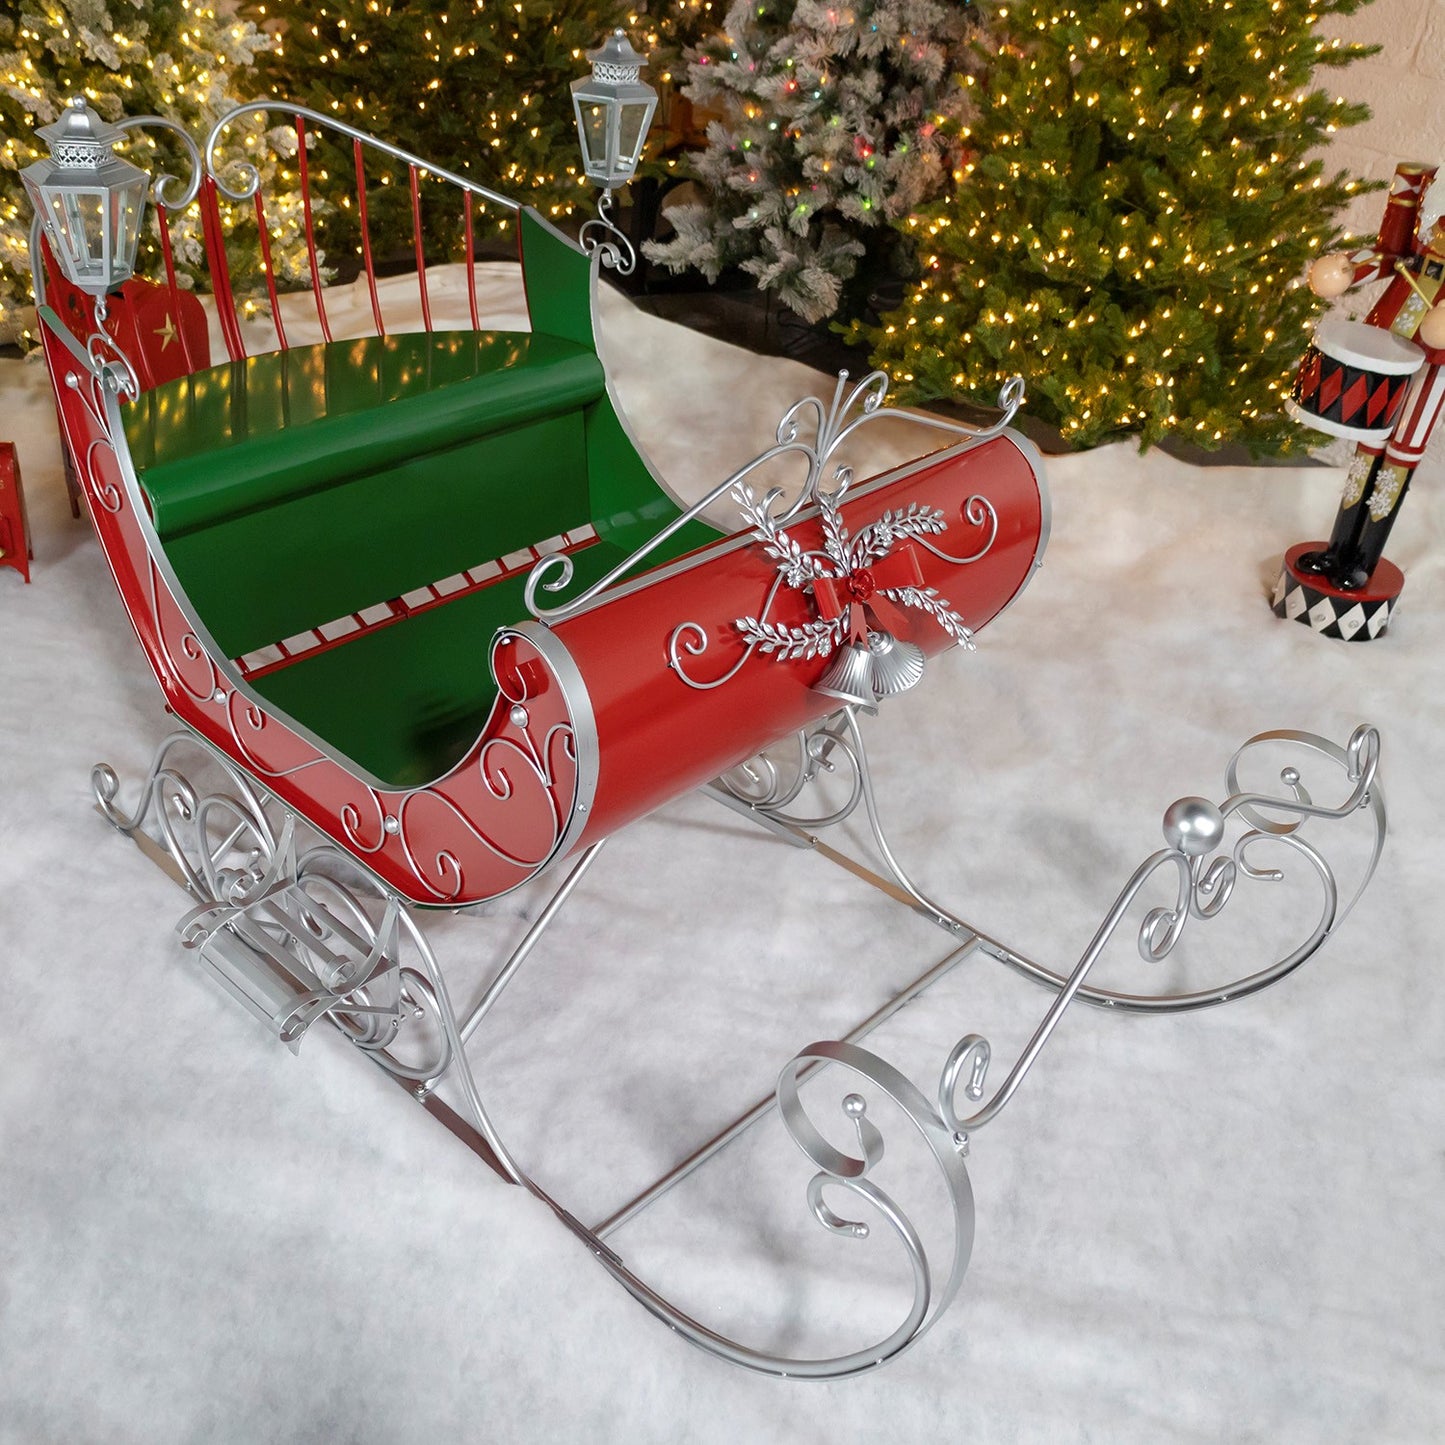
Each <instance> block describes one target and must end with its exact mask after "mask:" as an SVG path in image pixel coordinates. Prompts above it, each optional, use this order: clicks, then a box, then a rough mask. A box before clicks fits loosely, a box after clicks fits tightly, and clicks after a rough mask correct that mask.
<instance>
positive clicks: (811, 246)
mask: <svg viewBox="0 0 1445 1445" xmlns="http://www.w3.org/2000/svg"><path fill="white" fill-rule="evenodd" d="M972 29H973V22H972V10H971V7H968V6H965V5H960V4H945V3H942V0H735V3H733V4H732V5H731V7H730V8H729V10H728V12H727V15H726V17H725V19H724V21H723V29H722V33H720V34H717V35H714V36H711V37H709V38H708V39H707V40H705V41H704V42H703V43H702V44H701V45H700V46H698V47H697V48H696V49H695V50H693V51H692V52H690V62H691V63H690V65H689V70H688V76H689V79H688V84H687V85H686V86H685V87H684V93H685V94H687V95H688V96H690V97H692V98H693V99H694V100H696V101H698V102H699V103H701V104H717V103H721V104H722V105H723V106H724V107H725V108H726V110H727V112H728V117H729V118H728V122H727V123H726V124H720V123H714V124H713V125H711V126H710V127H709V130H708V147H707V149H706V150H705V151H704V152H702V153H701V154H700V155H699V156H698V157H697V158H696V159H695V161H694V170H695V173H696V175H697V177H698V179H699V180H700V181H701V182H702V183H703V185H704V186H705V187H706V189H707V197H708V198H707V200H706V202H705V203H704V204H699V205H692V206H680V207H678V208H676V209H674V210H673V211H671V212H670V213H669V219H670V220H671V221H672V224H673V226H674V228H675V230H676V236H675V237H674V238H673V239H672V240H669V241H665V242H662V243H658V244H650V245H649V246H648V247H647V248H646V251H647V255H648V256H649V257H650V258H651V259H652V260H654V261H657V262H660V263H661V264H663V265H666V266H668V267H670V268H672V269H673V270H674V271H681V270H685V269H687V268H689V267H692V268H695V269H697V270H700V271H701V272H702V273H703V274H704V275H705V276H706V277H707V278H708V279H709V280H710V281H715V280H716V279H717V278H718V276H719V275H720V274H721V273H722V271H723V270H724V269H725V268H727V267H729V266H739V267H741V269H742V270H744V271H746V272H747V273H748V274H750V275H752V276H753V277H755V278H756V280H757V284H758V285H759V287H761V288H763V289H764V290H769V291H773V292H775V293H776V294H777V295H778V296H779V297H780V298H781V299H782V300H783V301H784V302H785V303H786V304H787V305H788V306H789V307H791V308H792V310H793V311H795V312H797V314H798V315H799V316H801V317H803V318H804V319H805V320H808V321H816V320H819V319H821V318H823V317H825V316H831V315H834V314H835V313H836V312H837V311H838V309H839V307H840V305H844V304H847V305H848V306H849V307H850V308H852V307H853V306H854V304H855V300H854V298H845V285H846V283H848V282H849V281H850V280H852V278H853V277H854V276H855V275H858V274H860V269H861V273H862V275H863V277H864V279H865V280H867V281H871V280H872V279H874V277H875V276H876V274H877V272H878V271H879V270H880V269H884V270H892V271H894V272H896V271H897V270H898V269H899V268H901V267H906V266H907V264H908V259H907V253H908V251H909V250H910V249H911V245H910V243H909V242H908V241H907V240H905V241H904V244H903V245H902V246H900V245H899V239H900V238H899V236H898V234H897V233H896V232H894V231H893V230H892V229H891V228H890V227H889V226H888V224H887V223H888V222H889V221H890V220H896V219H898V218H900V217H902V216H906V215H908V214H909V213H911V212H912V211H913V210H915V209H916V208H917V207H918V206H920V205H921V204H923V203H924V202H925V201H927V200H928V199H929V198H931V197H932V196H934V195H936V194H937V193H938V192H939V191H940V190H942V189H943V187H944V186H945V184H946V183H947V182H948V181H949V179H950V174H949V173H950V170H951V168H952V163H953V158H954V155H955V147H956V144H957V123H958V118H959V115H960V113H961V110H962V108H963V105H964V101H965V97H964V92H963V89H962V87H961V86H960V85H958V84H957V83H956V80H955V72H956V71H957V70H959V69H960V68H961V67H962V66H963V65H964V64H965V61H966V59H967V57H968V50H967V38H968V36H969V35H970V34H971V32H972Z"/></svg>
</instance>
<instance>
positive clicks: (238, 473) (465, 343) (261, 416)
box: [126, 332, 605, 538]
mask: <svg viewBox="0 0 1445 1445" xmlns="http://www.w3.org/2000/svg"><path fill="white" fill-rule="evenodd" d="M604 384H605V383H604V378H603V375H602V365H601V363H600V362H599V361H598V359H597V357H596V355H595V354H594V353H592V352H591V351H588V350H584V349H583V348H582V347H579V346H577V345H575V344H574V343H572V342H568V341H561V340H558V339H557V338H555V337H551V336H528V335H526V334H524V333H514V332H480V333H473V332H442V333H437V334H435V335H432V336H427V335H420V336H387V337H365V338H362V339H361V340H358V341H341V342H333V343H323V344H321V345H317V346H303V347H297V348H295V349H294V350H291V351H282V352H273V353H271V354H269V355H266V356H255V357H252V358H250V359H249V360H247V361H239V362H232V363H229V364H227V365H223V366H217V367H212V368H211V369H210V370H209V371H203V372H199V373H196V374H195V375H192V376H184V377H181V378H179V379H178V380H176V381H172V382H168V383H166V384H165V385H164V386H160V387H157V388H156V389H155V390H154V391H149V392H146V393H145V394H144V396H142V397H141V398H140V400H139V402H138V403H137V404H136V405H135V406H133V407H130V408H128V409H127V413H126V441H127V443H128V445H129V446H130V449H131V455H132V457H133V458H134V459H135V463H136V467H137V470H138V471H139V472H140V475H141V478H142V483H143V485H144V487H145V490H146V495H147V497H148V499H149V500H150V503H151V509H152V515H153V517H154V519H155V524H156V530H157V531H158V532H159V533H160V535H161V536H162V537H164V538H170V537H175V536H179V535H181V534H182V533H184V532H186V531H189V530H191V529H193V528H196V527H205V526H209V525H212V524H213V523H216V522H218V521H225V520H229V519H230V518H232V517H234V516H236V515H237V514H238V513H240V512H244V511H254V510H258V509H260V508H265V507H270V506H272V505H273V504H275V503H276V502H280V501H285V500H287V499H289V498H293V497H297V496H301V495H304V494H305V493H307V492H313V491H319V490H321V489H323V488H325V487H330V486H335V485H336V484H337V483H338V482H342V481H346V480H348V479H350V478H352V477H355V476H359V475H363V474H365V473H367V472H370V471H373V470H374V469H376V468H377V467H384V466H386V465H388V464H390V463H393V462H397V461H400V460H401V459H403V458H405V457H411V456H415V455H416V454H417V453H418V452H424V451H437V450H441V449H443V448H446V447H450V446H454V445H456V444H457V443H458V442H462V441H467V440H471V439H475V438H477V437H481V436H486V435H488V434H489V433H491V432H493V431H496V430H499V429H503V428H511V427H515V426H517V425H519V424H521V423H523V422H527V421H532V420H536V419H538V418H541V417H548V416H556V415H558V414H560V413H564V412H576V411H578V410H580V408H582V407H583V406H585V405H586V404H587V403H588V402H591V401H595V400H596V399H597V398H598V397H599V396H601V395H602V394H603V388H604Z"/></svg>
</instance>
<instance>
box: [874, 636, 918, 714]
mask: <svg viewBox="0 0 1445 1445" xmlns="http://www.w3.org/2000/svg"><path fill="white" fill-rule="evenodd" d="M868 651H869V652H870V653H871V654H872V658H873V694H874V696H875V697H878V698H880V699H881V698H885V697H893V696H895V695H896V694H897V693H900V692H907V691H908V689H909V688H910V687H913V686H915V685H916V684H917V683H918V681H919V679H920V678H921V677H922V676H923V649H922V648H921V647H915V646H914V644H913V643H911V642H904V641H902V640H901V639H900V638H897V637H894V635H893V634H892V633H891V632H870V633H869V634H868Z"/></svg>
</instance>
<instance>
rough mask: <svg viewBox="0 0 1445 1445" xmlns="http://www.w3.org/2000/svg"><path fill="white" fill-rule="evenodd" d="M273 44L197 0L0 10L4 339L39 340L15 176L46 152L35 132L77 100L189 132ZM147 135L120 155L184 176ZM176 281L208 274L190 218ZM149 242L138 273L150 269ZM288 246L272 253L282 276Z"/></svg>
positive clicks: (216, 111) (101, 1)
mask: <svg viewBox="0 0 1445 1445" xmlns="http://www.w3.org/2000/svg"><path fill="white" fill-rule="evenodd" d="M268 43H269V42H268V41H267V40H266V38H265V37H264V36H263V35H261V34H259V33H258V31H257V30H256V28H255V27H254V26H253V25H251V24H250V23H249V22H247V21H245V20H240V19H236V18H226V19H222V18H221V17H220V16H219V15H218V13H217V11H216V10H215V9H214V8H212V7H211V6H209V5H207V4H205V3H203V0H145V3H142V0H110V3H109V4H107V3H106V0H20V3H19V4H7V5H6V6H4V7H3V9H0V342H18V343H19V344H21V345H29V344H33V343H34V341H35V332H34V320H33V313H32V312H31V298H32V291H31V283H30V256H29V244H28V243H29V236H30V221H31V210H30V202H29V200H28V199H27V197H26V195H25V190H24V187H23V186H22V184H21V181H20V171H21V170H22V169H23V168H24V167H25V166H27V165H29V164H30V162H31V161H34V160H38V159H40V158H41V157H42V156H44V155H45V154H46V153H47V152H46V149H45V147H44V145H43V144H41V143H39V142H37V141H36V140H35V136H34V133H35V131H36V130H37V129H39V127H41V126H44V125H48V124H49V123H50V122H51V121H54V120H56V119H58V118H59V115H60V112H61V110H62V108H63V107H64V105H65V102H66V101H67V100H68V99H69V98H70V97H71V96H75V95H82V94H83V95H84V96H85V97H86V98H87V99H88V100H89V102H90V104H91V105H92V106H94V107H95V109H96V110H97V111H98V112H99V113H100V114H101V115H102V116H103V117H104V118H105V119H107V120H112V121H113V120H116V119H118V118H119V117H120V116H121V115H123V114H124V115H128V116H139V115H161V116H165V117H166V118H167V119H169V120H174V121H176V122H177V123H178V124H180V125H181V126H183V127H184V128H185V129H186V130H188V131H189V132H190V133H191V134H192V135H193V136H196V137H197V138H200V137H201V136H204V134H205V132H206V130H207V129H208V128H209V126H210V125H211V123H212V122H213V121H214V120H215V119H216V118H217V117H218V116H219V115H220V114H221V113H222V112H223V111H225V110H227V109H229V108H230V107H231V106H232V105H233V104H235V101H236V98H237V95H238V92H240V93H244V92H245V91H247V90H249V88H250V85H249V82H248V81H246V80H245V79H244V78H243V77H244V76H245V74H246V72H247V71H248V70H249V68H250V67H251V65H252V64H253V62H254V60H255V58H256V55H257V54H258V53H259V52H260V51H262V50H264V49H265V47H266V46H267V44H268ZM155 134H156V133H155V132H146V133H144V134H143V135H141V136H138V137H137V138H136V139H135V141H133V142H132V143H130V144H129V145H128V148H127V150H126V155H127V158H128V159H130V160H132V161H134V162H135V163H136V164H137V165H141V166H144V167H146V168H147V169H148V170H152V171H153V172H154V171H157V170H169V171H171V172H172V173H173V174H177V175H185V174H186V173H187V172H186V163H185V160H184V154H183V152H182V151H180V150H179V149H178V148H177V147H175V146H174V145H173V144H172V143H171V142H169V141H167V140H166V139H165V138H164V137H163V136H162V137H161V139H160V140H159V141H157V140H156V139H155V138H154V137H155ZM175 247H176V253H177V254H176V259H177V262H178V266H179V269H180V272H181V278H182V280H183V281H186V282H195V281H199V280H203V278H204V262H203V257H202V251H201V245H200V234H199V225H198V223H197V222H196V221H195V219H194V213H192V214H191V215H190V216H188V217H186V218H184V219H181V220H180V221H179V223H178V225H177V229H176V233H175ZM156 252H157V243H156V241H155V239H154V236H152V238H151V240H150V241H149V242H148V243H145V245H144V250H143V255H142V258H141V259H140V260H139V261H138V263H137V266H138V269H142V268H148V267H149V266H150V265H151V264H152V263H153V262H154V261H155V255H156ZM293 254H294V248H293V247H291V246H289V245H288V244H287V243H286V241H285V240H284V239H283V240H282V241H280V242H278V243H277V245H276V248H275V255H276V259H277V265H278V270H281V271H283V272H285V271H287V270H289V269H290V264H291V258H292V256H293Z"/></svg>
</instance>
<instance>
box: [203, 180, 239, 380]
mask: <svg viewBox="0 0 1445 1445" xmlns="http://www.w3.org/2000/svg"><path fill="white" fill-rule="evenodd" d="M201 235H202V237H203V239H204V240H205V244H206V261H207V264H208V267H209V270H210V273H211V286H212V289H213V290H214V292H215V296H216V315H217V316H218V317H219V318H220V322H221V335H222V336H223V337H224V338H225V341H226V350H227V352H229V353H230V357H231V360H232V361H244V360H245V359H246V343H245V342H244V341H243V340H242V339H241V323H240V320H239V318H238V317H237V315H236V297H235V294H234V293H233V292H232V290H231V268H230V266H229V265H228V264H227V263H226V237H225V232H224V231H223V230H222V228H221V208H220V204H219V202H218V201H217V200H216V183H215V181H214V180H212V179H211V177H210V176H207V177H206V179H205V181H204V182H203V183H202V185H201Z"/></svg>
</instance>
